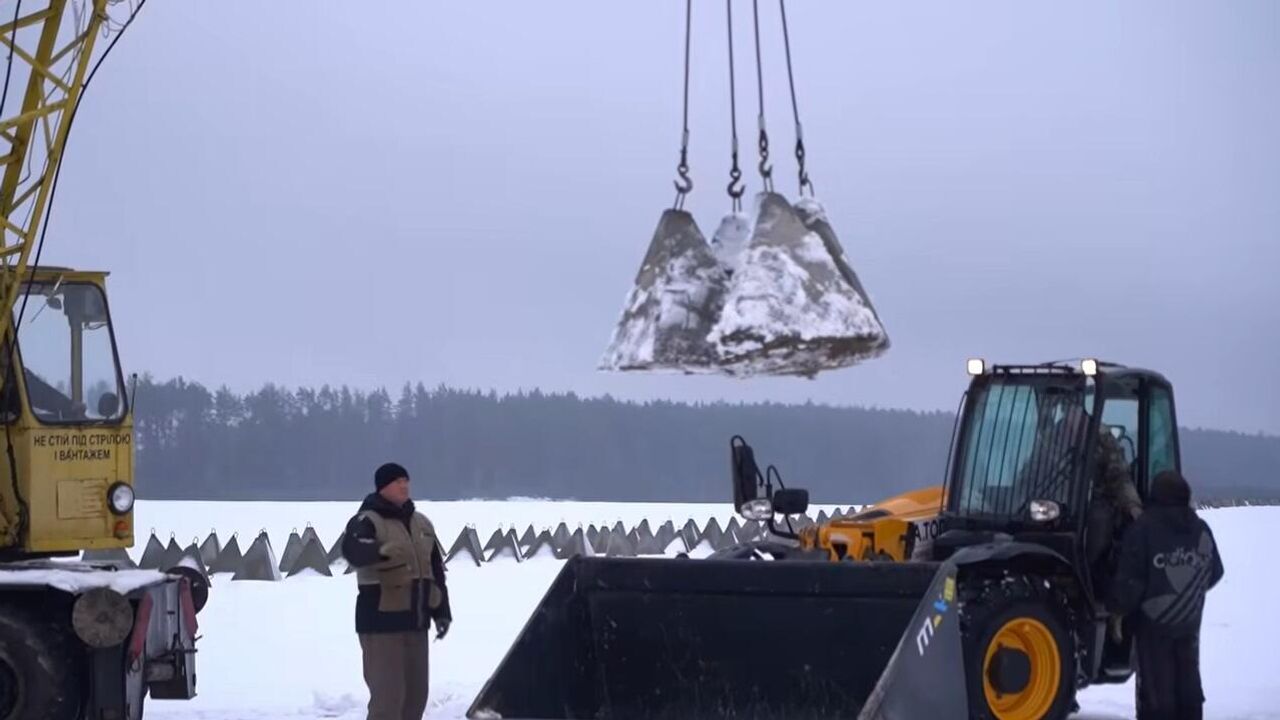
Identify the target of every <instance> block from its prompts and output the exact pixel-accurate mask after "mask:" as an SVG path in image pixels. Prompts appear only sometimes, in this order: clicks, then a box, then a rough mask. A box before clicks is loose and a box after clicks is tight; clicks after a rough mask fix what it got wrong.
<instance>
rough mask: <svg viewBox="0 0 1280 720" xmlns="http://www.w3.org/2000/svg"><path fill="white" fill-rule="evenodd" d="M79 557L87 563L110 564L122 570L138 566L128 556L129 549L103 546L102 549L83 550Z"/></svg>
mask: <svg viewBox="0 0 1280 720" xmlns="http://www.w3.org/2000/svg"><path fill="white" fill-rule="evenodd" d="M80 559H81V560H83V561H84V562H88V563H95V564H97V563H101V564H103V565H112V566H114V567H117V568H120V569H122V570H132V569H133V568H136V567H138V566H137V565H136V564H135V563H134V562H133V558H131V557H129V551H128V550H125V549H124V548H104V549H102V550H85V551H84V553H82V554H81V556H80Z"/></svg>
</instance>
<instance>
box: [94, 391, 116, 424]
mask: <svg viewBox="0 0 1280 720" xmlns="http://www.w3.org/2000/svg"><path fill="white" fill-rule="evenodd" d="M117 412H120V398H119V397H116V394H115V393H109V392H108V393H102V394H101V395H99V396H98V417H101V418H113V417H115V416H116V413H117Z"/></svg>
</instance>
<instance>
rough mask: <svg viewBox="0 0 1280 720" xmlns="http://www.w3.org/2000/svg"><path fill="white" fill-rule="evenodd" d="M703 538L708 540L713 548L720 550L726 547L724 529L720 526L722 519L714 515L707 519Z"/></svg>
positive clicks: (703, 529)
mask: <svg viewBox="0 0 1280 720" xmlns="http://www.w3.org/2000/svg"><path fill="white" fill-rule="evenodd" d="M702 539H704V540H706V541H707V542H708V543H709V544H710V545H711V549H712V550H719V549H720V548H722V547H724V529H723V528H721V527H720V521H719V520H717V519H715V518H714V517H713V518H711V519H710V520H708V521H707V524H706V525H705V526H703V528H702Z"/></svg>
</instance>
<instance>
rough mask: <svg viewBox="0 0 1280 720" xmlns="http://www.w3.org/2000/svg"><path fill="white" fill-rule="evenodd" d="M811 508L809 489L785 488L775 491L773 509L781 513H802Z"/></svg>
mask: <svg viewBox="0 0 1280 720" xmlns="http://www.w3.org/2000/svg"><path fill="white" fill-rule="evenodd" d="M808 509H809V491H808V490H805V489H803V488H784V489H780V490H776V491H774V493H773V510H774V512H777V513H779V514H781V515H800V514H801V513H804V512H805V511H807V510H808Z"/></svg>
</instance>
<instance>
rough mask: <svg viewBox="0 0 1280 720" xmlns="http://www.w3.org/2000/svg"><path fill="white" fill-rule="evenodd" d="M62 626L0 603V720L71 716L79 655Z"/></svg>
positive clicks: (75, 709) (76, 700)
mask: <svg viewBox="0 0 1280 720" xmlns="http://www.w3.org/2000/svg"><path fill="white" fill-rule="evenodd" d="M72 641H73V639H72V638H69V637H68V635H67V633H66V631H65V629H63V628H61V627H59V626H57V625H55V624H53V623H51V622H50V621H49V619H48V618H42V617H40V616H39V615H38V614H37V613H36V612H35V611H34V610H30V609H27V608H24V607H21V606H14V605H9V604H0V720H75V719H76V718H78V717H79V715H80V706H81V694H82V692H83V685H82V683H81V682H80V678H81V672H80V667H81V666H80V663H79V662H78V661H77V658H79V657H80V656H81V653H80V652H79V649H78V648H76V647H75V646H74V645H73V644H72Z"/></svg>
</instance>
